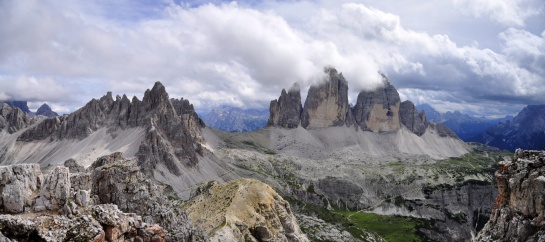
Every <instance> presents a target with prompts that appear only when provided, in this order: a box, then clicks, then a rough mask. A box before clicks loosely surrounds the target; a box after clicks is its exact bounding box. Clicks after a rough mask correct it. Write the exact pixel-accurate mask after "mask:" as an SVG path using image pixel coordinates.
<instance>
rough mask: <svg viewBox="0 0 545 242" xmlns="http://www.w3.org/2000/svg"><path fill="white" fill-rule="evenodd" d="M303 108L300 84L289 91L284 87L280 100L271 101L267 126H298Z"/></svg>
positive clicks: (289, 127) (296, 84) (294, 85)
mask: <svg viewBox="0 0 545 242" xmlns="http://www.w3.org/2000/svg"><path fill="white" fill-rule="evenodd" d="M347 90H348V89H347ZM309 105H310V104H309ZM302 110H303V106H302V105H301V90H300V87H299V84H298V83H295V84H293V86H292V87H291V88H290V90H289V91H288V92H287V93H286V90H285V89H282V93H281V94H280V97H279V98H278V100H276V99H275V100H272V101H271V105H270V108H269V112H270V116H269V121H267V126H275V127H282V128H288V129H291V128H297V127H298V126H299V124H300V123H301V112H302Z"/></svg>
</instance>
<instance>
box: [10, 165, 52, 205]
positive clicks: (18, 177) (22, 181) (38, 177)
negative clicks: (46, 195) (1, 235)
mask: <svg viewBox="0 0 545 242" xmlns="http://www.w3.org/2000/svg"><path fill="white" fill-rule="evenodd" d="M0 176H1V178H2V179H1V180H0V195H2V196H1V197H0V212H2V213H22V212H25V211H31V210H32V209H33V208H34V204H35V200H36V198H37V197H38V195H39V192H40V187H41V184H42V183H43V176H42V172H41V171H40V165H38V164H19V165H12V166H0Z"/></svg>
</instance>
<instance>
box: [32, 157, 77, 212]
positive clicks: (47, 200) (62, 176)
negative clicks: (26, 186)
mask: <svg viewBox="0 0 545 242" xmlns="http://www.w3.org/2000/svg"><path fill="white" fill-rule="evenodd" d="M69 194H70V174H69V172H68V168H67V167H60V166H58V167H55V169H53V171H51V172H50V173H49V174H48V175H47V176H46V177H45V180H44V183H43V184H42V186H41V188H40V197H39V198H38V199H37V200H36V207H35V208H34V210H35V211H36V212H41V211H43V210H51V211H56V210H59V209H61V208H63V207H64V206H65V205H66V204H67V203H68V197H69Z"/></svg>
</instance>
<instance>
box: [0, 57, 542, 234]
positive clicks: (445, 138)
mask: <svg viewBox="0 0 545 242" xmlns="http://www.w3.org/2000/svg"><path fill="white" fill-rule="evenodd" d="M324 72H325V73H324V74H325V77H324V78H323V80H321V82H319V83H317V84H315V85H312V86H311V87H310V88H309V91H308V94H307V96H306V97H307V98H306V100H304V101H303V100H302V98H301V87H300V86H299V85H298V84H294V85H293V86H292V87H291V88H289V89H288V90H287V91H286V90H285V89H283V90H282V91H281V92H280V96H279V98H278V99H275V100H272V101H271V102H270V108H269V115H268V117H269V118H268V120H267V122H266V125H265V127H264V128H262V129H258V130H255V131H250V132H225V131H221V130H218V129H215V128H212V127H210V126H209V125H207V124H206V122H205V121H203V120H202V119H201V118H199V116H198V115H197V113H196V112H195V109H194V107H193V105H192V104H191V103H190V102H189V101H188V100H186V99H183V98H171V97H169V95H168V93H167V91H166V88H165V87H164V86H163V85H162V84H161V83H160V82H157V83H155V84H154V86H153V88H151V89H148V90H146V91H145V93H144V95H143V99H142V100H140V99H138V98H137V97H132V98H131V99H129V97H127V96H126V95H123V96H119V95H118V96H116V97H114V96H113V95H112V93H111V92H107V93H106V95H104V96H103V97H101V98H98V99H92V100H91V101H89V102H88V103H87V104H86V105H85V106H83V107H82V108H80V109H78V110H76V111H75V112H73V113H71V114H68V115H64V116H60V117H53V118H41V117H39V116H32V115H30V114H29V113H25V112H23V111H22V110H21V109H19V108H17V107H10V106H8V105H3V106H2V109H0V164H1V165H2V166H0V172H1V174H4V175H3V179H2V181H0V194H1V195H2V197H1V200H0V201H1V202H2V203H0V205H1V206H0V212H1V213H3V214H2V215H0V239H2V236H6V237H7V238H9V239H14V238H16V239H26V238H30V236H34V237H36V238H39V239H42V240H46V241H64V240H76V239H79V240H92V241H116V240H121V239H122V240H129V241H130V240H133V241H136V240H137V239H142V240H143V238H147V239H149V240H151V239H152V238H155V240H153V241H203V240H204V241H206V240H211V241H309V240H313V241H361V240H364V241H365V240H367V241H384V238H383V237H382V236H385V235H384V234H379V232H377V231H374V230H373V228H372V227H364V226H365V224H366V223H362V224H360V223H356V222H355V221H357V220H356V219H363V217H364V216H365V214H368V213H372V214H375V215H380V216H386V217H388V218H389V219H396V218H399V216H402V218H403V219H405V220H404V221H405V223H409V224H413V225H412V226H413V227H412V229H409V230H405V231H404V232H403V233H405V235H406V236H418V238H420V239H427V240H446V241H465V240H469V239H471V238H472V237H473V235H475V234H476V233H477V232H479V230H480V229H482V227H483V226H484V224H485V223H486V222H487V221H488V218H489V217H491V216H492V214H491V213H492V211H493V205H494V201H495V197H496V194H497V189H496V188H495V187H494V184H493V179H494V176H493V174H492V172H493V171H494V170H495V164H496V163H497V162H498V161H499V159H501V160H504V159H507V158H505V157H506V156H505V154H503V153H493V152H491V151H490V149H488V148H487V147H486V146H484V145H477V144H467V143H464V142H463V141H462V140H460V139H459V138H458V136H457V135H456V134H455V133H454V132H453V131H452V130H450V129H449V128H448V127H446V126H445V125H443V124H441V123H434V122H430V121H429V120H428V118H427V114H426V112H422V111H421V112H418V110H417V107H416V106H415V105H414V104H413V103H412V102H411V101H403V102H402V101H401V100H400V97H399V93H398V92H397V90H396V89H395V87H394V86H393V85H392V84H390V82H389V80H388V79H387V78H386V77H385V76H383V80H382V86H380V87H378V88H376V89H375V90H368V91H361V92H360V93H359V95H358V97H357V102H356V104H355V105H354V106H351V105H350V104H349V103H348V82H347V80H346V79H345V78H344V76H343V75H342V73H340V72H338V71H337V70H336V69H334V68H330V67H329V68H325V69H324ZM223 112H224V111H222V112H219V113H223ZM229 112H230V111H229ZM261 114H262V113H261ZM519 115H520V114H519ZM260 117H262V116H260ZM517 117H518V116H517ZM517 117H515V119H514V121H513V122H515V120H518V119H517ZM521 120H522V118H521ZM517 122H519V121H517ZM521 122H522V121H521ZM532 124H533V123H532ZM521 125H527V123H524V122H522V123H521V124H520V125H519V126H521ZM535 125H536V126H537V125H538V123H535ZM22 163H30V164H33V165H27V164H22ZM42 172H43V173H42ZM538 180H539V179H538ZM288 201H289V202H288ZM43 212H45V213H43ZM362 214H364V215H362ZM19 215H23V216H19ZM360 216H363V217H360ZM409 221H410V222H409ZM47 224H55V225H56V226H47ZM125 225H127V226H125ZM25 226H26V227H25ZM81 231H85V233H84V232H81ZM411 231H412V232H411ZM407 233H408V234H407ZM78 236H80V237H78ZM81 236H84V237H81ZM135 236H136V237H135ZM34 237H33V238H34Z"/></svg>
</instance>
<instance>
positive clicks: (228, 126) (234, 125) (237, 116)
mask: <svg viewBox="0 0 545 242" xmlns="http://www.w3.org/2000/svg"><path fill="white" fill-rule="evenodd" d="M199 116H200V117H201V118H202V120H203V121H204V122H205V123H206V125H208V126H210V127H213V128H215V129H219V130H223V131H227V132H248V131H253V130H258V129H261V128H263V127H265V125H266V124H267V119H268V118H269V110H268V109H242V108H237V107H231V106H226V105H223V106H219V107H216V108H213V109H212V110H210V112H208V113H206V114H200V115H199Z"/></svg>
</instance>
